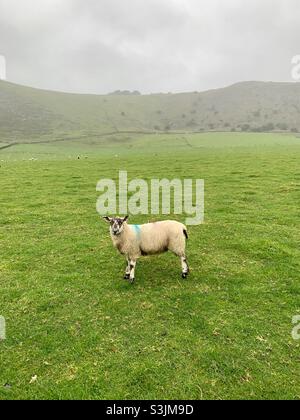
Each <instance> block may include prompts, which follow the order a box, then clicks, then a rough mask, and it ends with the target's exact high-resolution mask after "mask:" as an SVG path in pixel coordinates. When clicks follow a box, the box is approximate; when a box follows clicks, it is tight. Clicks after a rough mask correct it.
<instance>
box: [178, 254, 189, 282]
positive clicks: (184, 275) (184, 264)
mask: <svg viewBox="0 0 300 420" xmlns="http://www.w3.org/2000/svg"><path fill="white" fill-rule="evenodd" d="M180 260H181V266H182V278H183V279H186V278H187V277H188V275H189V272H190V268H189V265H188V262H187V259H186V256H185V255H184V256H183V257H180Z"/></svg>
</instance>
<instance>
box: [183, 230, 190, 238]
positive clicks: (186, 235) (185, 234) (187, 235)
mask: <svg viewBox="0 0 300 420" xmlns="http://www.w3.org/2000/svg"><path fill="white" fill-rule="evenodd" d="M183 233H184V236H185V237H186V239H189V234H188V231H187V230H186V229H184V230H183Z"/></svg>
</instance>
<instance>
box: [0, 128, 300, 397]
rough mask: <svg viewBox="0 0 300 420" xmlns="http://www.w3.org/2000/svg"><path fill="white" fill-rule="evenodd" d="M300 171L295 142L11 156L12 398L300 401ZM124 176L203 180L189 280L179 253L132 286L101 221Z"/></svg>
mask: <svg viewBox="0 0 300 420" xmlns="http://www.w3.org/2000/svg"><path fill="white" fill-rule="evenodd" d="M78 157H80V159H78ZM32 158H34V159H37V160H30V159H32ZM299 159H300V140H299V139H297V138H296V137H293V136H277V135H250V134H249V135H241V134H236V135H231V134H210V135H208V134H207V135H206V134H204V135H195V136H171V135H170V136H144V137H135V138H133V139H129V138H127V139H124V138H123V137H122V138H118V137H114V138H113V139H112V138H107V139H102V140H99V141H98V142H94V140H93V141H92V140H90V141H87V143H86V144H82V143H80V142H79V141H78V142H76V141H73V142H72V143H60V144H57V143H56V144H51V145H30V146H29V145H28V146H26V145H23V146H15V147H12V148H10V149H4V150H3V151H1V152H0V174H1V178H0V188H1V195H0V204H1V206H0V238H1V239H0V241H1V245H0V246H1V259H0V287H1V293H0V315H3V316H5V318H6V321H7V340H6V341H3V342H0V399H38V398H43V399H47V398H50V399H66V398H67V399H69V398H70V399H81V398H83V399H92V398H95V399H110V398H111V399H117V398H120V399H148V398H149V399H167V398H171V399H183V398H186V399H202V398H203V399H245V398H250V399H299V398H300V381H299V361H300V342H296V341H293V339H292V337H291V330H292V317H293V316H294V315H296V314H299V312H300V305H299V293H300V283H299V268H300V267H299V265H300V251H299V243H300V235H299V222H300V220H299V219H300V216H299V199H300V168H299ZM119 169H124V170H128V172H129V176H130V178H135V177H139V178H140V177H142V178H145V179H150V178H152V177H161V178H163V177H168V178H170V179H172V178H175V177H176V178H178V177H182V178H186V177H193V178H204V179H205V181H206V222H205V224H204V225H201V226H198V227H192V228H190V241H189V244H188V255H189V260H190V265H191V270H192V271H191V276H190V278H189V280H188V281H186V282H185V281H182V280H181V279H180V267H179V263H178V262H177V261H176V259H175V258H174V257H173V256H172V255H169V254H165V255H163V256H160V257H154V258H150V259H148V258H146V259H143V260H141V261H140V262H139V263H138V267H137V281H136V284H135V285H134V286H131V285H129V284H127V283H126V282H124V281H123V280H122V274H123V269H124V262H123V260H122V257H120V256H118V255H117V254H116V252H115V250H114V249H113V247H112V245H111V241H110V238H109V234H108V231H107V225H106V224H105V223H103V222H102V220H101V219H100V217H99V215H97V213H96V211H95V203H96V199H97V193H96V183H97V181H98V180H99V179H101V178H107V177H109V178H117V177H118V171H119ZM177 218H178V220H182V221H184V218H180V217H177ZM132 220H133V222H135V223H140V222H144V221H147V220H148V218H147V216H145V217H144V216H139V217H135V218H133V219H132ZM35 375H37V381H36V382H34V383H32V384H30V381H31V378H32V377H33V376H35ZM6 384H9V387H5V386H4V385H6Z"/></svg>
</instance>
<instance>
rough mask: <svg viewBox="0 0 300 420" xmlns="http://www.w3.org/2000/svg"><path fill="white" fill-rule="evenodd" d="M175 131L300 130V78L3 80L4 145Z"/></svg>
mask: <svg viewBox="0 0 300 420" xmlns="http://www.w3.org/2000/svg"><path fill="white" fill-rule="evenodd" d="M136 93H137V92H136ZM173 131H183V132H202V131H203V132H205V131H253V132H270V131H283V132H285V131H286V132H299V131H300V84H299V83H272V82H269V83H265V82H243V83H238V84H235V85H233V86H230V87H227V88H223V89H216V90H211V91H207V92H202V93H199V92H193V93H181V94H153V95H139V94H124V92H121V91H119V94H118V91H116V92H114V94H113V95H112V94H110V95H78V94H68V93H59V92H51V91H44V90H38V89H33V88H29V87H24V86H19V85H15V84H12V83H8V82H4V81H0V143H2V144H4V145H5V144H11V143H21V142H38V141H49V142H51V141H59V140H62V139H71V138H77V137H78V138H84V137H97V136H101V135H105V134H109V133H124V132H173Z"/></svg>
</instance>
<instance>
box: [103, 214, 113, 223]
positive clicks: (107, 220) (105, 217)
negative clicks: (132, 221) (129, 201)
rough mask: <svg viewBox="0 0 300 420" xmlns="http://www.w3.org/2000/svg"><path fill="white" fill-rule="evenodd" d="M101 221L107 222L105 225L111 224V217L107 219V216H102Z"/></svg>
mask: <svg viewBox="0 0 300 420" xmlns="http://www.w3.org/2000/svg"><path fill="white" fill-rule="evenodd" d="M103 219H104V220H105V221H106V222H107V223H110V222H111V220H112V219H111V217H108V216H104V217H103Z"/></svg>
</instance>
